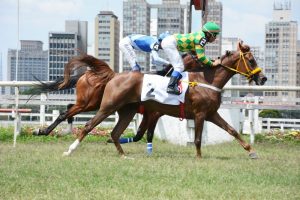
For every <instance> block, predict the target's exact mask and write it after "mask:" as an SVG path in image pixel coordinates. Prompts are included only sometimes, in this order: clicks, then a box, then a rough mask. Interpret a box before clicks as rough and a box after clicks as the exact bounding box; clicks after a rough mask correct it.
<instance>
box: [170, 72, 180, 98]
mask: <svg viewBox="0 0 300 200" xmlns="http://www.w3.org/2000/svg"><path fill="white" fill-rule="evenodd" d="M180 78H181V77H177V76H171V78H170V82H169V84H168V88H167V93H169V94H175V95H180V90H179V89H178V81H179V80H180Z"/></svg>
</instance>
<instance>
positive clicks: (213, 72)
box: [62, 43, 266, 158]
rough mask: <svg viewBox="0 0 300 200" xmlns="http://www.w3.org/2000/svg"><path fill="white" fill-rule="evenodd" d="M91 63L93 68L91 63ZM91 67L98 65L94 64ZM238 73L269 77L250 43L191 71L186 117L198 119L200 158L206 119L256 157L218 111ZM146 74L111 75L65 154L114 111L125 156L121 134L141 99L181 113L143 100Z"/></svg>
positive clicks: (166, 108)
mask: <svg viewBox="0 0 300 200" xmlns="http://www.w3.org/2000/svg"><path fill="white" fill-rule="evenodd" d="M90 67H91V68H92V66H90ZM92 70H97V69H93V68H92ZM236 73H240V74H242V75H244V76H246V77H247V78H248V79H251V80H254V81H255V82H256V84H257V85H263V84H264V82H265V81H266V77H265V76H264V75H263V74H262V72H261V69H260V68H258V66H257V63H256V61H255V59H254V57H253V55H252V53H251V52H250V47H249V46H248V45H242V44H241V43H239V45H238V49H237V51H234V52H229V53H227V54H226V55H224V56H222V57H221V65H220V66H218V67H215V68H210V69H208V68H203V69H202V70H201V72H192V73H188V76H189V80H190V82H189V84H190V87H189V89H188V90H187V92H186V96H185V107H184V113H185V116H186V118H187V119H194V121H195V139H194V143H195V146H196V152H197V154H196V155H197V157H198V158H201V138H202V130H203V124H204V121H205V120H207V121H210V122H212V123H214V124H216V125H217V126H219V127H221V128H223V129H224V130H226V131H227V132H228V133H229V134H231V135H232V136H233V137H235V139H237V140H238V141H239V143H240V144H241V146H242V147H243V148H244V149H245V150H246V151H248V152H249V156H250V157H251V158H257V155H256V152H255V151H254V149H253V148H252V147H251V146H250V145H249V144H248V143H246V142H245V141H244V140H243V139H242V138H241V136H240V135H239V134H238V132H237V131H236V130H234V128H232V127H231V126H230V125H229V124H228V123H227V122H226V121H225V120H224V119H223V118H222V117H221V116H220V115H219V114H218V112H217V110H218V109H219V107H220V104H221V89H222V88H223V87H224V85H225V84H226V83H227V82H228V81H229V80H230V79H231V77H232V76H233V75H234V74H236ZM143 77H144V75H143V74H142V73H139V72H130V73H122V74H118V75H116V76H115V77H114V78H113V79H111V80H110V81H109V82H108V83H107V84H106V87H105V90H104V94H103V97H102V102H101V105H100V109H99V111H98V112H97V113H96V115H95V116H94V117H93V118H92V119H91V120H90V121H88V122H87V124H86V125H85V127H84V128H83V129H82V130H81V132H80V134H79V135H78V138H77V139H76V140H75V142H74V143H73V144H72V145H70V147H69V149H68V151H67V152H64V155H70V154H71V153H72V152H73V151H74V150H75V149H76V148H77V146H78V145H79V143H80V142H81V141H82V140H83V139H84V137H85V136H86V135H87V134H88V133H89V132H90V131H91V130H92V129H93V128H94V127H95V126H96V125H98V124H99V123H101V122H102V121H103V120H104V119H105V118H107V117H108V116H109V115H111V114H112V113H114V112H115V111H118V113H119V121H118V122H117V124H116V126H115V127H114V129H113V130H112V132H111V137H112V140H113V142H114V144H115V146H116V148H117V150H118V152H119V154H120V155H122V156H124V151H123V149H122V147H121V145H120V143H119V138H120V135H121V134H122V133H123V131H124V130H125V129H126V128H127V126H128V125H129V123H130V121H131V120H132V118H133V117H134V115H135V113H136V110H137V108H138V106H139V105H140V104H141V103H142V104H143V105H144V107H145V108H146V110H147V111H148V112H149V113H150V114H151V113H154V112H158V111H159V112H160V113H162V114H167V115H170V116H174V117H180V116H179V115H180V106H174V105H166V104H161V103H158V102H156V101H153V100H148V101H144V102H141V101H140V99H141V89H142V83H143ZM183 84H188V83H183ZM62 86H63V84H62ZM147 124H148V123H147Z"/></svg>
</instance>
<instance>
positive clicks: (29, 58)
mask: <svg viewBox="0 0 300 200" xmlns="http://www.w3.org/2000/svg"><path fill="white" fill-rule="evenodd" d="M20 43H21V49H20V50H19V51H18V67H17V70H18V73H17V74H18V75H17V76H18V77H17V81H35V79H34V76H35V77H36V78H38V79H39V80H41V81H46V80H47V79H48V51H44V50H43V42H41V41H36V40H21V41H20ZM16 63H17V50H16V49H9V50H8V54H7V66H8V69H7V80H9V81H13V80H16ZM21 90H24V88H21Z"/></svg>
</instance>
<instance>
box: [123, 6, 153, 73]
mask: <svg viewBox="0 0 300 200" xmlns="http://www.w3.org/2000/svg"><path fill="white" fill-rule="evenodd" d="M134 33H138V34H143V35H150V5H149V4H148V3H147V1H146V0H125V1H123V37H126V36H128V35H130V34H134ZM136 57H137V62H138V63H139V65H140V66H141V68H142V71H144V72H145V71H149V70H150V55H149V53H144V52H138V51H136ZM130 70H131V67H130V66H129V63H128V62H127V61H126V60H125V59H123V70H122V71H130Z"/></svg>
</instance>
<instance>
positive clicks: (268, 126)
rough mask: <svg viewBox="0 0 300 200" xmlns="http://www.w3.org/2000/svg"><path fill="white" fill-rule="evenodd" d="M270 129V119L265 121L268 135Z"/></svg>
mask: <svg viewBox="0 0 300 200" xmlns="http://www.w3.org/2000/svg"><path fill="white" fill-rule="evenodd" d="M270 129H271V119H270V118H268V119H267V131H268V133H270Z"/></svg>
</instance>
